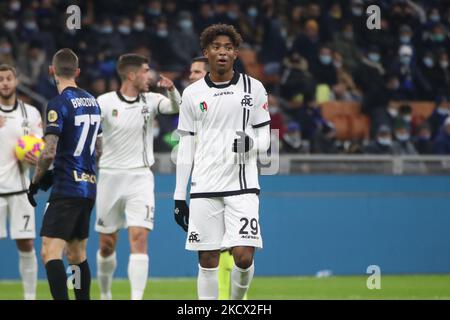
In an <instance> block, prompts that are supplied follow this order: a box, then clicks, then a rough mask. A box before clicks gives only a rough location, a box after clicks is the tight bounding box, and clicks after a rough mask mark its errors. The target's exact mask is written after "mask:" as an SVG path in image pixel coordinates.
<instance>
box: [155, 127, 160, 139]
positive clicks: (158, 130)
mask: <svg viewBox="0 0 450 320" xmlns="http://www.w3.org/2000/svg"><path fill="white" fill-rule="evenodd" d="M160 131H161V130H160V129H159V128H153V138H157V137H158V136H159V132H160Z"/></svg>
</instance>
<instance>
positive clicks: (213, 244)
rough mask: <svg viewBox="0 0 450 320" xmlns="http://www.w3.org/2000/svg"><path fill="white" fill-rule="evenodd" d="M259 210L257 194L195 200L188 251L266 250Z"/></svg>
mask: <svg viewBox="0 0 450 320" xmlns="http://www.w3.org/2000/svg"><path fill="white" fill-rule="evenodd" d="M258 209H259V198H258V196H257V195H256V194H242V195H237V196H229V197H222V198H194V199H191V201H190V204H189V213H190V214H189V229H188V234H187V239H186V249H187V250H194V251H208V250H220V249H224V248H232V247H236V246H249V247H255V248H262V237H261V228H260V227H259V213H258Z"/></svg>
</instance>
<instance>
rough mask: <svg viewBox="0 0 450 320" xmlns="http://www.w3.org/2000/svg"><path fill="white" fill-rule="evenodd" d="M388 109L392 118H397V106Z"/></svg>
mask: <svg viewBox="0 0 450 320" xmlns="http://www.w3.org/2000/svg"><path fill="white" fill-rule="evenodd" d="M387 111H388V113H389V115H390V116H391V117H392V118H395V117H396V116H397V115H398V110H397V109H395V108H388V109H387Z"/></svg>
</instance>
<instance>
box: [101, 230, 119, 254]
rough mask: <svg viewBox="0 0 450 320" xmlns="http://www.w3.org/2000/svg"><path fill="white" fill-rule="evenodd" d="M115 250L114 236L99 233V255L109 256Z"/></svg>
mask: <svg viewBox="0 0 450 320" xmlns="http://www.w3.org/2000/svg"><path fill="white" fill-rule="evenodd" d="M115 250H116V238H115V237H114V236H113V235H105V234H101V235H100V255H101V256H102V257H104V258H106V257H109V256H110V255H112V254H113V253H114V251H115Z"/></svg>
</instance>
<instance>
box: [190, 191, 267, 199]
mask: <svg viewBox="0 0 450 320" xmlns="http://www.w3.org/2000/svg"><path fill="white" fill-rule="evenodd" d="M247 193H254V194H257V195H259V189H257V188H253V189H243V190H235V191H224V192H201V193H191V199H196V198H221V197H229V196H238V195H241V194H247Z"/></svg>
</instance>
